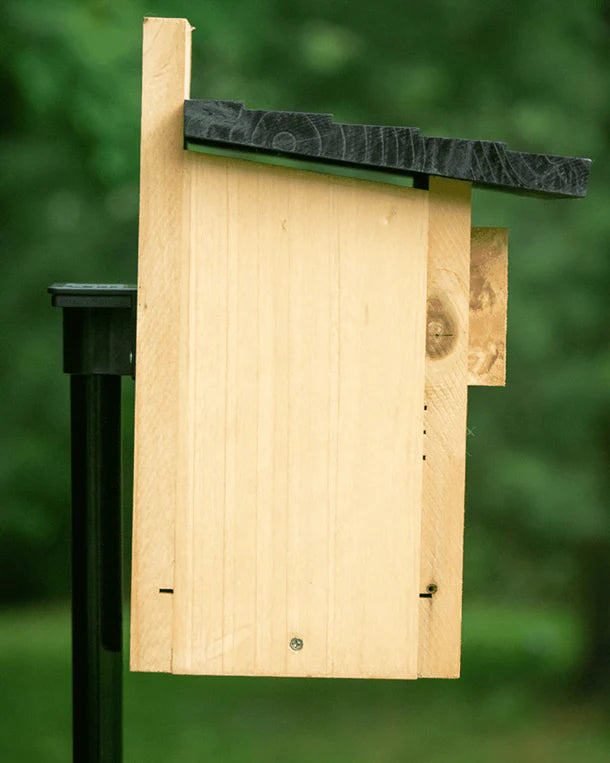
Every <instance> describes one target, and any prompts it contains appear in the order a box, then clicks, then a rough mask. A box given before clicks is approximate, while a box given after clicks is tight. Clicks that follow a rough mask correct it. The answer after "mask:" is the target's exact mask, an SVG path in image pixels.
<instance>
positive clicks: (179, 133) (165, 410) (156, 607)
mask: <svg viewBox="0 0 610 763" xmlns="http://www.w3.org/2000/svg"><path fill="white" fill-rule="evenodd" d="M191 30H192V27H191V25H190V24H189V22H188V21H187V20H186V19H163V18H145V19H144V25H143V55H142V133H141V153H140V227H139V240H138V322H137V340H136V342H137V355H138V372H137V384H136V403H135V435H134V503H133V512H134V516H133V559H132V587H131V657H130V664H131V669H132V670H143V671H165V672H167V671H171V664H172V617H173V598H174V597H173V594H170V593H167V592H163V591H164V590H165V591H168V590H173V588H174V525H175V505H176V491H177V487H178V486H177V484H176V458H177V452H178V440H179V427H180V420H179V411H178V406H177V388H178V385H179V382H180V373H181V358H180V355H179V349H178V348H179V342H178V341H177V335H178V334H179V333H180V327H181V325H182V323H181V322H182V321H183V315H182V313H181V310H183V307H181V306H182V305H183V304H184V303H185V302H186V300H184V299H183V296H184V295H183V291H184V289H185V287H186V286H185V284H186V279H185V277H184V273H183V270H184V268H183V263H184V261H185V257H184V253H185V246H187V242H186V239H185V235H186V234H185V227H184V215H185V209H186V208H187V207H188V204H187V203H186V198H185V195H186V194H187V193H188V185H187V183H186V182H185V160H184V155H185V152H184V150H183V104H184V99H185V98H188V96H189V90H190V59H191Z"/></svg>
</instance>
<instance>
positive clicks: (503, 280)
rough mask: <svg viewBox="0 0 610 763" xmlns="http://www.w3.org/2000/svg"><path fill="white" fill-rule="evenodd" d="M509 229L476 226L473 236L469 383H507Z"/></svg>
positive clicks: (471, 240)
mask: <svg viewBox="0 0 610 763" xmlns="http://www.w3.org/2000/svg"><path fill="white" fill-rule="evenodd" d="M507 301H508V230H507V229H506V228H473V229H472V233H471V239H470V318H469V328H468V384H470V385H477V384H478V385H483V386H488V387H503V386H504V385H505V384H506V319H507Z"/></svg>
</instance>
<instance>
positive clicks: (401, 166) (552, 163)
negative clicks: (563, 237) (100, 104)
mask: <svg viewBox="0 0 610 763" xmlns="http://www.w3.org/2000/svg"><path fill="white" fill-rule="evenodd" d="M184 137H185V141H191V142H195V143H196V142H200V143H209V144H217V145H223V146H227V147H231V148H239V147H241V148H243V149H248V150H257V151H261V152H265V153H270V154H277V155H283V156H292V157H302V158H306V159H314V158H315V159H317V160H326V161H328V162H332V163H342V164H349V165H362V166H366V167H372V168H375V169H379V170H389V171H392V172H400V173H405V174H415V175H418V174H422V175H435V176H439V177H446V178H455V179H461V180H467V181H470V182H472V183H475V184H477V185H481V186H490V187H497V188H505V189H510V190H512V191H517V192H526V193H534V194H540V195H543V196H550V197H553V196H567V197H578V196H584V195H585V194H586V192H587V183H588V180H589V172H590V166H591V161H590V160H589V159H582V158H576V157H569V156H568V157H565V156H554V155H548V154H531V153H526V152H521V151H511V150H509V149H508V147H507V146H506V144H505V143H501V142H498V141H487V140H465V139H457V138H436V137H428V136H426V135H421V133H420V132H419V129H418V128H416V127H385V126H380V125H353V124H340V123H337V122H334V121H333V118H332V115H330V114H315V113H301V112H291V111H258V110H254V109H246V108H245V107H244V105H243V104H242V103H240V102H239V101H218V100H189V101H187V102H186V103H185V104H184Z"/></svg>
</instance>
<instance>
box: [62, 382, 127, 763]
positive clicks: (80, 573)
mask: <svg viewBox="0 0 610 763" xmlns="http://www.w3.org/2000/svg"><path fill="white" fill-rule="evenodd" d="M70 386H71V420H72V426H71V431H72V696H73V745H74V747H73V749H74V761H88V762H90V763H94V762H95V763H98V761H99V762H100V763H101V761H117V762H120V761H121V760H122V752H121V751H122V723H121V717H122V686H121V683H122V682H121V678H122V675H121V673H122V644H121V639H122V612H121V604H122V602H121V450H120V444H121V377H120V376H96V375H93V374H91V375H83V376H77V375H74V376H72V378H71V385H70Z"/></svg>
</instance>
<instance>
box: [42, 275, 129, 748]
mask: <svg viewBox="0 0 610 763" xmlns="http://www.w3.org/2000/svg"><path fill="white" fill-rule="evenodd" d="M49 293H50V294H51V295H52V304H53V306H54V307H61V308H63V326H64V329H63V357H64V371H65V373H67V374H70V377H71V378H70V411H71V414H70V418H71V453H72V457H71V461H72V697H73V702H72V742H73V760H74V761H75V763H76V762H78V763H120V761H121V760H122V745H123V741H122V693H123V690H122V649H123V647H122V640H123V627H122V607H123V595H122V570H121V567H122V564H121V556H122V520H121V377H122V376H131V377H135V334H136V303H137V290H136V287H135V286H130V285H124V284H73V283H59V284H53V285H52V286H50V287H49Z"/></svg>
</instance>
